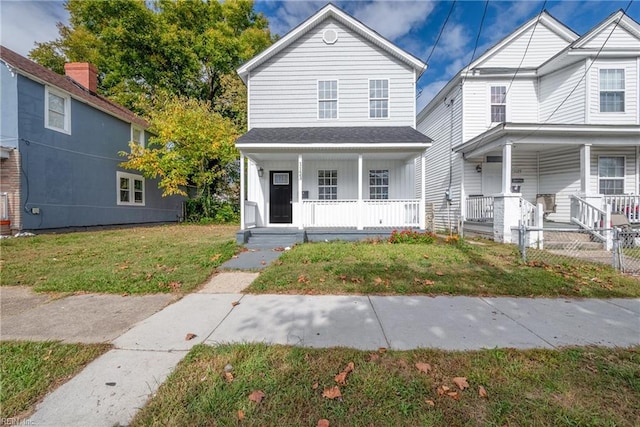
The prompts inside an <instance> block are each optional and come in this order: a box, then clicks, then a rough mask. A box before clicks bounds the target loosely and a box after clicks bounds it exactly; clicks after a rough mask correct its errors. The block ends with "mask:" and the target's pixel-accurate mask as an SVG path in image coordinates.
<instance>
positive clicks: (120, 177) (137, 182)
mask: <svg viewBox="0 0 640 427" xmlns="http://www.w3.org/2000/svg"><path fill="white" fill-rule="evenodd" d="M116 183H117V189H118V196H117V204H118V205H130V206H144V204H145V200H144V196H145V194H144V178H143V177H142V176H140V175H134V174H131V173H126V172H116Z"/></svg>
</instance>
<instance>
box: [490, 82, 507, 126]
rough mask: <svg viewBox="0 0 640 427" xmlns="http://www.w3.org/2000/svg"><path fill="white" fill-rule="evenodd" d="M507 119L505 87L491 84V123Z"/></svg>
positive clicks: (502, 121)
mask: <svg viewBox="0 0 640 427" xmlns="http://www.w3.org/2000/svg"><path fill="white" fill-rule="evenodd" d="M506 121H507V87H506V86H491V123H504V122H506Z"/></svg>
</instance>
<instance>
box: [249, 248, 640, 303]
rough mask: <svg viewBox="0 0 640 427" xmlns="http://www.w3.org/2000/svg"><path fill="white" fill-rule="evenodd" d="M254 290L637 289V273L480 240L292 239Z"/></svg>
mask: <svg viewBox="0 0 640 427" xmlns="http://www.w3.org/2000/svg"><path fill="white" fill-rule="evenodd" d="M249 292H254V293H306V294H351V293H360V294H425V295H438V294H440V295H442V294H444V295H487V296H497V295H512V296H546V297H566V296H569V297H599V298H611V297H639V296H640V279H638V278H637V277H636V278H634V277H630V276H625V275H622V274H620V273H618V272H616V271H615V270H613V269H612V268H610V267H608V266H604V265H599V264H592V263H587V262H580V261H577V260H573V259H570V258H566V259H565V262H563V263H559V264H550V265H549V264H544V263H539V262H535V263H528V264H524V263H523V262H522V261H521V258H520V255H519V254H518V252H517V248H516V247H515V246H513V245H504V244H498V243H493V242H488V241H483V242H482V244H470V243H466V242H458V243H456V244H449V243H445V242H444V241H442V240H438V241H436V242H435V243H434V244H389V243H386V242H360V243H349V242H331V243H309V244H303V245H296V246H295V247H294V248H293V249H292V250H291V251H288V252H286V253H284V254H283V255H282V257H281V258H280V259H279V260H277V261H276V262H274V263H273V264H272V265H271V266H270V267H269V268H267V269H266V270H265V271H264V272H263V273H262V274H261V275H260V276H259V277H258V279H257V280H256V281H254V282H253V284H252V285H251V286H250V287H249Z"/></svg>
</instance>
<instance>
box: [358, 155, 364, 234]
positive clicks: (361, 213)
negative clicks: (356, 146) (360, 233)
mask: <svg viewBox="0 0 640 427" xmlns="http://www.w3.org/2000/svg"><path fill="white" fill-rule="evenodd" d="M363 216H364V203H363V201H362V154H358V221H357V224H356V225H357V228H358V230H364V218H363Z"/></svg>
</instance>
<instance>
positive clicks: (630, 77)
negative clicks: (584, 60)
mask: <svg viewBox="0 0 640 427" xmlns="http://www.w3.org/2000/svg"><path fill="white" fill-rule="evenodd" d="M638 67H639V65H638V60H637V59H636V58H633V59H625V60H621V59H620V60H610V59H599V60H598V61H597V62H595V63H594V64H593V66H592V67H591V70H590V71H589V76H588V80H589V96H590V103H589V121H590V123H592V124H617V125H631V124H638V86H639V85H640V82H639V81H638V79H639V78H640V77H639V74H638ZM603 70H621V71H622V72H623V74H624V111H620V112H602V111H601V105H600V94H601V89H602V87H601V72H602V71H603Z"/></svg>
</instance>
